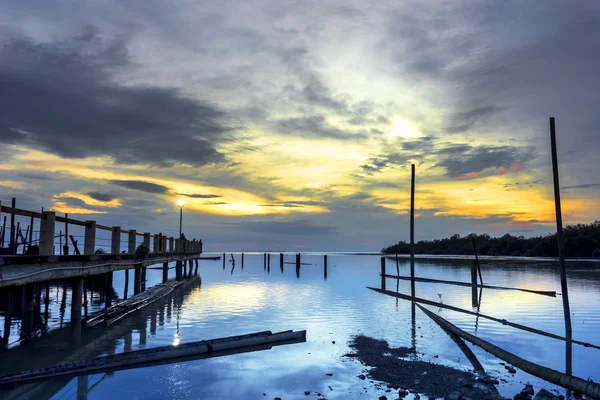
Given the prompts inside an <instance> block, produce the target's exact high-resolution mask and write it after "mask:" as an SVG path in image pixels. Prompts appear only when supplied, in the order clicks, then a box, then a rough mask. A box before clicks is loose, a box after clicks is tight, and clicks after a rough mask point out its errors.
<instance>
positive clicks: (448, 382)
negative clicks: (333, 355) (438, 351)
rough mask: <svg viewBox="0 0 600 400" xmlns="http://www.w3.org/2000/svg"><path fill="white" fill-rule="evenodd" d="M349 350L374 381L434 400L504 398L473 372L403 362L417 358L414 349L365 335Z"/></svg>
mask: <svg viewBox="0 0 600 400" xmlns="http://www.w3.org/2000/svg"><path fill="white" fill-rule="evenodd" d="M350 347H351V348H352V349H353V350H354V353H352V354H346V357H352V358H357V359H358V360H360V361H361V362H362V363H363V364H365V365H366V366H367V367H369V368H370V371H369V375H370V377H371V378H372V379H374V380H377V381H381V382H385V383H387V384H388V385H390V386H391V387H394V388H403V389H408V390H410V391H411V392H413V393H421V394H425V395H427V396H429V397H432V398H438V397H443V398H445V397H446V396H448V395H449V394H450V393H452V392H458V393H460V395H461V396H463V397H464V398H471V399H490V400H497V399H504V398H503V397H501V396H499V395H498V393H497V392H495V391H494V390H490V389H489V388H486V387H485V386H484V385H482V384H481V383H480V382H478V381H477V376H475V375H474V374H472V373H470V372H466V371H460V370H457V369H454V368H450V367H446V366H443V365H437V364H432V363H429V362H426V361H421V360H417V359H414V360H410V359H403V358H406V357H408V356H409V355H414V349H411V348H407V347H399V348H390V347H389V345H388V343H387V342H386V341H385V340H377V339H373V338H370V337H368V336H364V335H359V336H356V337H354V338H353V340H352V341H351V342H350Z"/></svg>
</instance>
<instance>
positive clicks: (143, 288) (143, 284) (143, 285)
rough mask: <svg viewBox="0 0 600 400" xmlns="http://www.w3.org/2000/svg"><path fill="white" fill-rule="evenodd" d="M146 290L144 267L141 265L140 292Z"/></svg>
mask: <svg viewBox="0 0 600 400" xmlns="http://www.w3.org/2000/svg"><path fill="white" fill-rule="evenodd" d="M145 290H146V267H142V292H143V291H145Z"/></svg>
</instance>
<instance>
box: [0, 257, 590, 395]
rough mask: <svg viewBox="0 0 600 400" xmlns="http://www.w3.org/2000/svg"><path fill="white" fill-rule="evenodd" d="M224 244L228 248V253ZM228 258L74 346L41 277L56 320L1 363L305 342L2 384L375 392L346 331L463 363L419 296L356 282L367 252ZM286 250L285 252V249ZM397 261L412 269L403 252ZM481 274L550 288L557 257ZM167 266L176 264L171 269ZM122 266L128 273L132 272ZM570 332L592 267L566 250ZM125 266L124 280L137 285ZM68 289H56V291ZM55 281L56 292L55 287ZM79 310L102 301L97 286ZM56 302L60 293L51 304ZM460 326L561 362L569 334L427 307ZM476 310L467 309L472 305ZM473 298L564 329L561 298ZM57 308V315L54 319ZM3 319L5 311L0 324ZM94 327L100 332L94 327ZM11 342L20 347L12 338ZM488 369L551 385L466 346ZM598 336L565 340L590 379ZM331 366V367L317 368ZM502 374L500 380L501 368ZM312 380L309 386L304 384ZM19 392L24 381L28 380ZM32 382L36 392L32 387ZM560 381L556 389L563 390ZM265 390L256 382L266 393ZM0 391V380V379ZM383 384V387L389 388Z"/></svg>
mask: <svg viewBox="0 0 600 400" xmlns="http://www.w3.org/2000/svg"><path fill="white" fill-rule="evenodd" d="M228 257H229V255H228ZM235 257H236V260H237V262H236V268H235V270H234V271H233V272H232V271H231V264H230V263H229V262H227V266H226V269H225V270H224V269H223V264H222V261H209V260H201V261H200V274H201V276H202V285H201V286H199V285H197V284H191V285H189V287H187V288H186V289H185V290H184V291H183V292H182V293H180V294H177V295H174V296H171V297H170V298H169V299H168V300H165V301H159V302H157V303H156V304H155V305H154V306H152V307H148V309H147V310H145V311H144V312H142V313H140V314H139V315H137V316H135V317H132V318H127V319H125V320H123V322H122V323H121V324H119V326H115V327H114V328H110V329H107V330H105V331H106V332H108V333H102V334H99V333H97V332H103V330H96V333H94V336H93V337H86V336H84V340H83V342H84V343H83V347H82V348H81V349H80V350H78V352H74V351H73V344H72V342H71V341H70V339H69V335H68V334H67V333H64V334H60V335H59V334H57V332H59V333H60V332H68V331H69V328H68V327H65V328H63V329H61V328H60V326H61V324H62V325H63V326H65V325H66V322H65V321H68V320H69V309H70V306H69V302H70V288H66V289H63V288H62V286H55V285H53V286H52V287H51V290H50V311H49V324H50V325H51V326H53V329H54V330H53V331H52V332H50V333H48V334H47V335H45V336H44V337H42V338H41V339H40V340H38V341H37V342H34V343H33V344H30V345H23V346H19V343H13V344H12V348H11V349H9V350H8V351H7V352H5V353H4V354H3V355H0V359H3V363H2V364H3V372H4V373H6V372H7V371H10V370H11V367H12V368H13V369H17V368H18V367H20V366H23V365H27V359H28V358H40V357H48V359H53V358H52V357H55V360H56V361H55V362H56V363H58V362H62V361H64V360H65V357H75V359H77V358H78V357H93V356H98V355H102V354H111V353H120V352H123V351H126V350H127V351H128V350H129V348H131V349H133V350H136V349H141V348H150V347H156V346H164V345H170V344H177V343H185V342H192V341H197V340H202V339H211V338H217V337H223V336H230V335H238V334H245V333H251V332H256V331H262V330H271V331H273V332H276V331H283V330H289V329H293V330H302V329H306V330H307V342H306V343H300V344H293V345H288V346H281V347H275V348H273V349H271V350H266V351H259V352H255V353H245V354H238V355H232V356H227V357H221V358H214V359H207V360H197V361H191V362H184V363H179V364H171V365H163V366H155V367H147V368H139V369H133V370H127V371H120V372H115V373H111V374H95V375H90V376H87V377H80V378H72V379H69V378H66V379H62V380H60V379H57V380H54V381H49V382H44V383H40V384H35V385H28V386H26V387H22V388H20V390H17V391H13V392H11V393H5V394H4V395H2V396H3V397H6V398H11V396H13V398H20V397H19V396H21V398H27V397H28V396H29V398H53V399H70V398H77V395H78V392H79V395H80V398H81V397H82V393H84V392H85V390H84V388H85V387H87V388H88V389H87V398H89V399H116V398H128V399H129V398H131V399H163V398H166V399H187V398H189V399H195V398H249V399H255V398H267V399H272V398H274V397H281V398H282V399H306V398H316V397H317V395H316V394H317V393H319V392H320V393H321V394H322V395H323V396H325V397H326V398H328V399H335V398H340V399H341V398H343V399H348V398H377V397H378V396H380V395H382V394H386V393H385V388H382V387H381V386H379V385H377V384H375V383H373V382H369V381H363V380H360V379H358V378H357V375H359V374H361V373H364V372H365V366H363V365H361V364H360V362H358V361H357V360H355V359H351V358H346V357H344V354H346V353H348V352H350V349H349V347H348V342H349V340H350V339H351V337H352V336H353V335H357V334H365V335H369V336H372V337H375V338H380V339H385V340H387V341H388V342H389V343H390V345H391V346H407V347H409V346H411V345H415V346H416V349H417V351H418V353H419V354H420V357H421V359H424V360H429V361H432V362H435V363H442V364H445V365H449V366H452V367H455V368H459V369H465V370H467V369H469V370H470V369H471V365H470V364H469V362H468V360H467V359H466V357H465V356H464V355H463V353H462V352H461V351H460V350H459V349H458V347H457V346H456V344H455V343H454V342H453V341H452V340H451V339H450V338H449V337H448V336H447V335H446V334H445V333H444V332H443V331H442V330H441V329H440V328H439V327H438V326H437V325H435V324H434V323H433V322H432V321H431V320H430V319H429V318H428V317H427V316H426V315H424V314H423V313H422V312H421V311H419V310H418V309H417V311H416V315H415V325H414V329H413V325H412V324H411V307H410V303H408V302H406V301H403V300H398V301H396V299H395V298H392V297H388V296H385V295H382V294H378V293H376V292H373V291H371V290H368V289H366V286H375V287H378V286H380V278H379V271H380V261H379V257H375V256H344V255H334V256H332V255H330V256H329V262H328V264H329V268H328V275H327V278H326V279H325V278H324V274H323V257H322V255H319V254H313V255H305V256H303V257H302V262H303V263H310V264H311V265H303V266H302V268H301V271H300V277H297V276H296V269H295V266H294V265H291V264H286V265H285V267H284V270H283V271H281V270H280V268H279V255H277V256H273V257H272V258H271V270H270V272H268V271H265V270H264V269H263V256H262V254H248V253H246V255H245V263H244V264H245V265H244V269H243V270H242V269H241V268H240V256H239V255H236V256H235ZM293 258H294V257H293V255H286V262H287V261H289V262H291V261H293ZM469 265H470V264H469V262H468V261H457V262H452V261H423V260H420V261H419V262H417V264H416V271H417V276H422V277H430V278H437V279H446V280H460V281H465V282H468V281H470V267H469ZM400 269H401V274H403V275H408V264H407V263H406V262H402V263H401V265H400ZM387 271H388V273H391V274H395V272H396V271H395V263H394V262H393V260H392V259H389V260H388V262H387ZM482 271H483V279H484V282H485V283H486V284H492V285H502V286H512V287H523V288H532V289H540V290H556V291H557V292H560V278H559V274H558V272H557V267H556V265H555V264H554V263H515V262H499V261H498V262H495V261H486V262H485V263H483V264H482ZM161 274H162V272H161V271H160V270H150V269H149V270H148V273H147V278H148V284H147V287H150V286H153V285H155V284H158V283H159V282H160V280H161V276H162V275H161ZM171 274H173V275H174V270H171ZM130 277H131V278H132V277H133V273H131V276H130ZM568 280H569V295H570V301H571V311H572V314H573V315H572V323H573V338H574V339H578V340H582V341H586V342H591V343H594V344H599V343H600V334H599V333H598V332H600V314H599V313H598V311H597V307H598V304H600V268H599V267H598V266H597V264H590V263H587V264H584V263H581V264H576V263H573V264H569V271H568ZM132 281H133V279H129V288H128V293H129V294H131V293H132V291H133V282H132ZM124 282H125V279H124V272H117V273H115V275H114V289H115V291H116V293H117V294H118V295H119V297H122V295H123V292H124V289H125V288H124ZM416 285H417V286H416V291H417V296H419V297H422V298H426V299H429V300H433V301H436V302H440V301H441V302H443V303H444V304H449V305H453V306H457V307H461V308H465V309H469V310H471V309H473V308H472V304H471V289H470V288H469V287H457V286H449V285H443V284H433V283H417V284H416ZM387 288H388V290H396V281H395V280H391V279H388V280H387ZM398 290H399V291H400V292H401V293H405V294H409V293H410V283H409V282H406V281H403V282H400V283H399V286H398ZM63 292H64V293H63ZM63 294H64V301H63ZM91 302H92V304H91V305H90V307H89V310H88V311H89V312H90V313H92V312H93V311H94V310H99V309H100V307H101V299H100V298H99V297H98V295H97V294H96V297H94V298H93V299H92V301H91ZM61 303H62V304H65V306H64V307H61ZM428 308H429V309H430V310H432V311H434V312H437V313H439V315H441V316H442V317H444V318H446V319H448V320H449V321H450V322H452V323H454V324H455V325H457V326H458V327H460V328H461V329H464V330H465V331H467V332H469V333H472V334H475V335H477V336H479V337H481V338H483V339H485V340H488V341H490V342H492V343H494V344H496V345H498V346H500V347H502V348H504V349H506V350H508V351H510V352H513V353H515V354H517V355H518V356H521V357H523V358H525V359H527V360H530V361H533V362H536V363H540V364H543V365H545V366H548V367H550V368H554V369H557V370H559V371H563V372H564V371H565V367H566V365H565V343H564V342H561V341H558V340H554V339H551V338H547V337H543V336H538V335H535V334H532V333H528V332H523V331H520V330H517V329H514V328H511V327H508V326H504V325H501V324H498V323H495V322H492V321H489V320H486V319H481V318H479V319H477V318H476V317H474V316H469V315H465V314H462V313H457V312H453V311H448V310H441V309H438V308H434V307H428ZM475 310H476V309H475ZM480 311H481V312H482V313H484V314H488V315H493V316H495V317H498V318H505V319H507V320H509V321H511V322H515V323H520V324H524V325H528V326H531V327H535V328H538V329H542V330H545V331H548V332H552V333H555V334H559V335H561V336H562V335H564V324H563V313H562V299H561V297H560V296H557V297H556V298H552V297H547V296H540V295H536V294H530V293H523V292H517V291H503V290H488V289H484V290H483V292H482V293H481V304H480ZM61 321H62V322H61ZM19 325H20V323H19V321H14V322H13V324H12V326H11V337H12V338H15V340H16V339H18V338H19V328H20V326H19ZM0 326H2V324H0ZM99 335H100V336H101V337H99ZM19 347H20V348H19ZM469 347H471V348H472V350H473V352H474V353H475V355H476V356H477V357H478V358H479V360H480V361H481V363H482V364H483V366H484V368H485V369H486V371H488V372H489V373H491V374H492V375H494V376H497V377H498V378H499V379H501V383H500V385H499V391H500V393H501V394H502V395H505V396H507V397H512V396H514V394H516V393H517V392H519V391H520V390H521V388H522V387H523V383H525V382H527V381H529V382H531V383H533V385H534V387H535V389H536V391H537V390H538V389H540V388H541V387H545V388H546V389H548V390H553V389H555V388H556V387H555V386H554V385H551V384H549V383H546V382H544V381H541V380H539V379H537V378H535V377H533V376H530V375H528V374H526V373H524V372H522V371H518V372H517V374H516V375H515V376H514V377H512V376H511V375H510V374H508V373H507V372H506V370H505V369H504V368H503V366H502V365H500V364H499V362H501V360H499V359H497V358H495V357H493V356H491V355H489V354H487V353H485V352H484V351H482V350H481V349H479V348H478V347H474V346H471V345H470V344H469ZM599 356H600V350H596V349H590V348H585V347H582V346H578V345H573V365H572V368H573V374H574V375H576V376H579V377H582V378H585V379H587V378H591V379H593V380H594V381H600V363H599V362H598V361H597V360H598V358H599ZM328 373H330V374H333V376H327V375H326V374H328ZM502 379H505V380H506V382H504V381H502ZM305 391H310V392H311V395H310V396H305V394H304V392H305ZM24 393H28V394H24ZM42 393H43V394H44V395H43V396H42ZM561 393H564V391H561ZM263 394H265V395H264V396H263ZM0 395H1V393H0ZM388 395H389V394H388Z"/></svg>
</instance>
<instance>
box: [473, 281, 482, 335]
mask: <svg viewBox="0 0 600 400" xmlns="http://www.w3.org/2000/svg"><path fill="white" fill-rule="evenodd" d="M482 295H483V288H480V289H479V301H478V302H477V316H476V317H475V333H477V328H478V327H479V310H480V309H481V296H482Z"/></svg>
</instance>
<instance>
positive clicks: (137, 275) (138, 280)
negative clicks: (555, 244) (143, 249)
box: [133, 265, 142, 295]
mask: <svg viewBox="0 0 600 400" xmlns="http://www.w3.org/2000/svg"><path fill="white" fill-rule="evenodd" d="M141 292H142V268H141V267H140V266H139V265H138V266H136V268H135V271H134V273H133V294H134V295H136V294H140V293H141Z"/></svg>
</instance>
